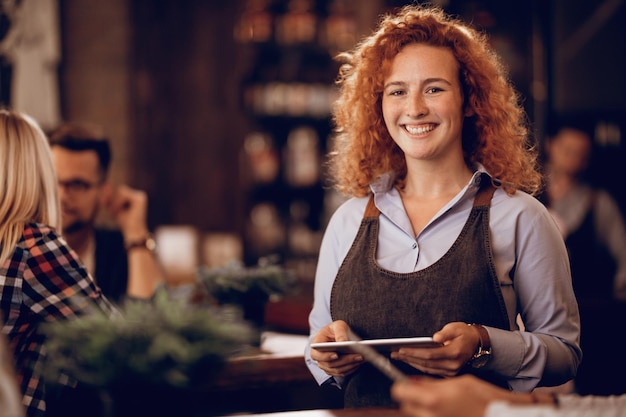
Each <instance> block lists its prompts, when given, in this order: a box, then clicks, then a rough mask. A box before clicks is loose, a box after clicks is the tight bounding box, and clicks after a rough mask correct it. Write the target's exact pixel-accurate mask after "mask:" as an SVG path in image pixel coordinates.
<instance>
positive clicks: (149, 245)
mask: <svg viewBox="0 0 626 417" xmlns="http://www.w3.org/2000/svg"><path fill="white" fill-rule="evenodd" d="M136 248H143V249H147V250H149V251H150V252H156V248H157V244H156V240H154V237H152V235H150V234H149V235H147V236H146V237H144V238H143V239H139V240H135V241H132V242H128V243H127V244H126V252H129V251H130V250H132V249H136Z"/></svg>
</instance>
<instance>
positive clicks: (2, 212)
mask: <svg viewBox="0 0 626 417" xmlns="http://www.w3.org/2000/svg"><path fill="white" fill-rule="evenodd" d="M30 222H36V223H42V224H46V225H49V226H52V227H54V228H58V227H59V226H60V225H61V210H60V203H59V196H58V185H57V177H56V172H55V170H54V164H53V162H52V154H51V152H50V146H49V145H48V139H47V137H46V135H45V133H44V132H43V131H42V130H41V128H40V127H39V125H38V124H37V122H36V121H35V120H34V119H33V118H31V117H29V116H28V115H25V114H22V113H19V112H16V111H12V110H8V109H0V264H1V263H3V262H4V261H5V260H6V259H7V258H8V257H9V256H10V255H11V253H13V251H14V249H15V245H16V244H17V242H18V241H19V239H20V238H21V236H22V234H23V232H24V225H25V224H27V223H30Z"/></svg>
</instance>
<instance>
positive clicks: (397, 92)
mask: <svg viewBox="0 0 626 417" xmlns="http://www.w3.org/2000/svg"><path fill="white" fill-rule="evenodd" d="M402 94H404V90H391V91H390V92H389V95H390V96H401V95H402Z"/></svg>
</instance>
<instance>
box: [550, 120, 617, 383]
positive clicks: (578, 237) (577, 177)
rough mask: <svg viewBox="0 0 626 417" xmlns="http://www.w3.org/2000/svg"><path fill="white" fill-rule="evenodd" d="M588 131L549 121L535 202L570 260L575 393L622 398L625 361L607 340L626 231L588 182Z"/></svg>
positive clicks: (584, 123)
mask: <svg viewBox="0 0 626 417" xmlns="http://www.w3.org/2000/svg"><path fill="white" fill-rule="evenodd" d="M594 131H595V123H594V120H593V119H592V118H591V117H589V116H585V115H566V116H555V117H554V118H553V119H551V121H550V129H549V132H548V137H547V138H546V141H545V147H544V151H545V155H544V158H545V160H544V164H545V166H544V169H545V178H546V186H545V189H544V191H543V193H542V194H540V195H539V196H538V197H539V199H540V201H542V202H543V203H544V204H545V205H546V207H547V208H548V210H549V212H550V213H551V214H552V216H553V217H554V219H555V221H556V223H557V225H558V227H559V229H560V231H561V234H562V235H563V238H564V239H565V245H566V247H567V250H568V252H569V257H570V263H571V269H572V282H573V287H574V293H575V294H576V298H577V300H578V305H579V309H580V316H581V344H582V348H583V352H584V358H583V362H582V363H581V365H580V368H579V372H578V376H577V378H576V390H577V392H579V393H581V394H616V393H623V392H626V382H622V381H624V378H623V375H624V374H625V373H626V359H622V357H623V354H622V353H619V352H618V350H617V348H613V347H612V346H614V344H612V343H607V340H606V337H607V335H608V334H611V333H613V332H614V329H615V328H616V326H617V327H623V324H624V320H626V227H625V226H624V218H623V215H622V212H621V209H620V207H619V205H618V203H617V202H616V200H615V199H614V198H613V197H612V196H611V194H609V192H607V190H606V189H604V188H602V185H601V184H598V183H597V181H593V180H592V176H591V174H592V170H593V160H594V156H595V155H596V145H595V143H594ZM611 375H614V377H611Z"/></svg>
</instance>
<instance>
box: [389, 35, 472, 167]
mask: <svg viewBox="0 0 626 417" xmlns="http://www.w3.org/2000/svg"><path fill="white" fill-rule="evenodd" d="M382 110H383V118H384V120H385V125H386V126H387V129H388V131H389V134H390V135H391V137H392V138H393V140H394V142H395V143H396V144H397V145H398V146H399V147H400V149H402V151H403V152H404V154H405V158H406V159H407V163H409V162H410V160H412V159H414V160H423V161H434V162H439V161H442V160H446V159H447V160H451V159H450V158H453V159H455V160H456V159H458V158H460V160H463V149H462V144H461V131H462V128H463V120H464V118H465V114H464V111H463V94H462V90H461V85H460V82H459V64H458V62H457V60H456V59H455V57H454V55H453V54H452V51H450V50H449V49H448V48H444V47H436V46H430V45H426V44H422V43H415V44H410V45H407V46H405V47H404V49H402V50H401V51H400V53H398V55H396V56H395V58H394V59H393V61H392V62H391V66H390V69H389V73H388V74H387V76H386V77H385V80H384V90H383V100H382Z"/></svg>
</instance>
